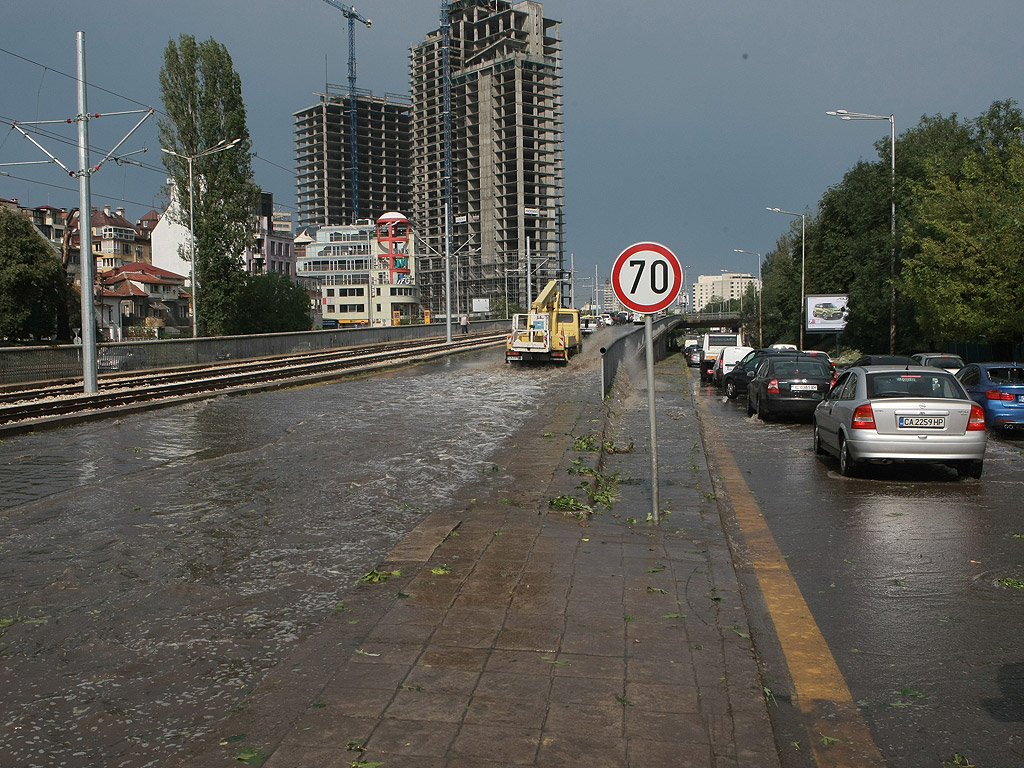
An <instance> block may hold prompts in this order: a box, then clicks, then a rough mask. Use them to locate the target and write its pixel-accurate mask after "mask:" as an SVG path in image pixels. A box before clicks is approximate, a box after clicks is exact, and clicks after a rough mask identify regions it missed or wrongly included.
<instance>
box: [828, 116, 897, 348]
mask: <svg viewBox="0 0 1024 768" xmlns="http://www.w3.org/2000/svg"><path fill="white" fill-rule="evenodd" d="M825 114H826V115H830V116H831V117H838V118H839V119H840V120H888V121H889V127H890V129H891V131H892V146H891V147H890V149H891V150H892V153H891V160H892V181H891V189H890V195H891V198H892V199H891V207H890V213H889V230H890V232H889V234H890V236H891V237H892V251H891V252H890V254H889V354H890V355H894V354H896V115H888V116H886V115H870V114H868V113H866V112H850V111H849V110H847V109H836V110H833V111H829V112H826V113H825Z"/></svg>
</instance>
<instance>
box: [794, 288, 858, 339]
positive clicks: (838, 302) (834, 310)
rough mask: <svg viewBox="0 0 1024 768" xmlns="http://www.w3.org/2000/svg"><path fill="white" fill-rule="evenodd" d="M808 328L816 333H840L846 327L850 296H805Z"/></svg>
mask: <svg viewBox="0 0 1024 768" xmlns="http://www.w3.org/2000/svg"><path fill="white" fill-rule="evenodd" d="M805 298H806V301H807V305H806V307H805V312H806V314H805V317H806V318H807V327H806V330H808V331H811V332H816V333H838V332H839V331H842V330H843V329H845V328H846V316H847V314H849V311H850V308H849V303H850V297H849V296H837V295H820V294H819V295H815V296H807V297H805Z"/></svg>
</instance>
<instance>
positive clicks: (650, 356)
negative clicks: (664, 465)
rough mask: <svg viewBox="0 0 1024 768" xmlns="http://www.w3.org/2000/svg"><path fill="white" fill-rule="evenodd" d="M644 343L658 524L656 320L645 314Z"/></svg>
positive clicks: (654, 507)
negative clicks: (655, 382)
mask: <svg viewBox="0 0 1024 768" xmlns="http://www.w3.org/2000/svg"><path fill="white" fill-rule="evenodd" d="M644 344H645V345H646V346H647V355H646V356H647V415H648V417H649V418H650V421H651V506H652V513H651V519H652V520H654V524H655V525H658V523H659V522H660V521H659V519H658V507H659V506H660V504H659V499H658V422H657V419H656V418H655V414H654V397H655V395H656V394H657V393H656V392H655V390H654V321H652V320H651V316H650V315H645V316H644Z"/></svg>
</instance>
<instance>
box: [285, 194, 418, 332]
mask: <svg viewBox="0 0 1024 768" xmlns="http://www.w3.org/2000/svg"><path fill="white" fill-rule="evenodd" d="M416 243H417V240H416V235H415V234H414V233H413V232H412V231H411V228H410V226H409V220H408V219H407V218H406V217H405V216H403V215H402V214H400V213H396V212H394V211H389V212H388V213H385V214H384V215H383V216H381V217H380V218H378V220H377V222H376V223H374V222H373V221H372V220H370V219H363V220H360V221H359V222H356V223H355V224H348V225H344V226H330V227H321V228H320V229H319V230H317V233H316V239H315V240H313V241H312V242H307V243H306V246H305V252H304V253H303V255H302V256H301V257H300V258H299V259H298V263H297V265H296V275H297V278H298V280H299V281H300V282H302V283H303V284H305V285H306V286H307V287H309V288H310V289H311V291H312V294H313V297H314V298H313V301H314V302H315V303H316V308H314V312H317V311H319V314H320V317H321V318H322V323H323V327H324V328H336V327H339V326H346V325H399V324H402V325H404V324H407V323H412V322H422V321H423V313H422V311H421V309H420V302H419V290H418V286H417V271H416V267H417V256H416Z"/></svg>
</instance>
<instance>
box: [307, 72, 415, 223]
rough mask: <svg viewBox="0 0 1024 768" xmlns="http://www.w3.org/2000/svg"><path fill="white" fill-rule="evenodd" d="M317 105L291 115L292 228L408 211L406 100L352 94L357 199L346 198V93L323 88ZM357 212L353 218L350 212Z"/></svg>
mask: <svg viewBox="0 0 1024 768" xmlns="http://www.w3.org/2000/svg"><path fill="white" fill-rule="evenodd" d="M315 95H317V96H319V97H320V101H319V103H318V104H314V105H313V106H311V107H307V108H306V109H302V110H299V111H298V112H296V113H294V115H293V116H294V118H295V169H296V175H297V187H298V189H297V192H298V194H297V203H298V217H297V223H298V226H299V227H300V228H302V227H312V228H316V227H323V226H341V225H349V224H354V223H355V220H356V219H369V220H371V221H376V219H377V217H378V216H380V215H381V214H384V213H386V212H388V211H400V212H402V213H403V214H404V215H406V216H408V215H409V213H410V212H411V209H412V183H411V154H410V144H409V117H410V115H409V113H410V104H409V97H408V96H402V95H395V94H390V93H388V94H385V95H384V96H374V95H373V94H372V93H370V92H369V91H365V90H361V89H360V90H358V91H357V92H356V99H355V101H356V128H357V130H358V136H357V139H356V155H357V158H358V161H357V162H358V170H359V173H358V180H359V197H358V205H354V200H355V198H354V197H353V195H352V174H351V165H352V160H351V157H352V155H351V145H350V136H351V133H350V130H349V128H350V123H349V120H350V115H351V112H350V110H349V103H348V102H349V94H348V89H347V88H346V89H341V88H340V87H337V86H335V87H332V86H331V85H330V84H328V85H327V87H326V88H325V93H318V94H315ZM357 211H358V215H357V214H356V212H357Z"/></svg>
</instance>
